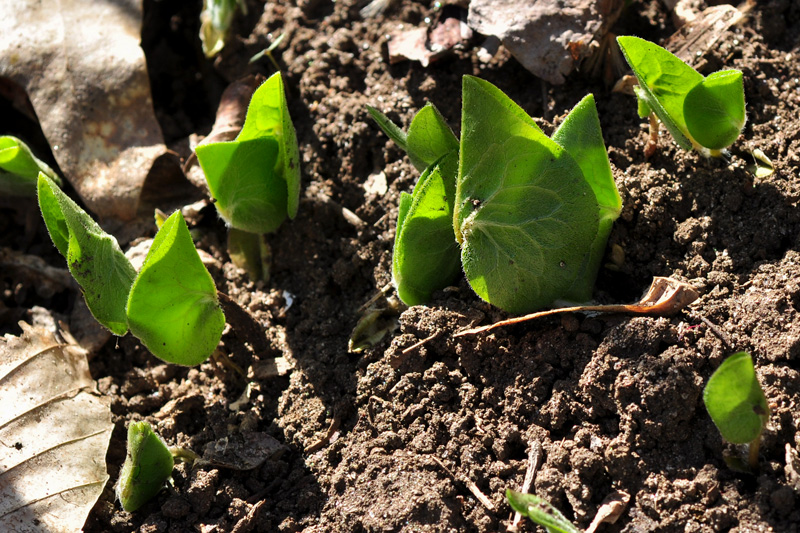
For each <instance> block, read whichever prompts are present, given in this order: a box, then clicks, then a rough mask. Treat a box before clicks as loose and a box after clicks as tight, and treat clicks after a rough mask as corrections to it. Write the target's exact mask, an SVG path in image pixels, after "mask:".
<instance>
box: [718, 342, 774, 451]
mask: <svg viewBox="0 0 800 533" xmlns="http://www.w3.org/2000/svg"><path fill="white" fill-rule="evenodd" d="M703 402H704V403H705V404H706V409H707V410H708V414H709V415H711V419H712V420H713V421H714V424H716V426H717V428H718V429H719V432H720V433H722V436H723V437H724V438H725V440H727V441H729V442H732V443H734V444H746V443H752V442H753V441H755V440H757V439H758V438H759V436H760V435H761V431H762V429H763V428H764V426H765V425H766V423H767V420H768V419H769V405H768V404H767V399H766V397H765V396H764V391H763V390H762V389H761V385H760V384H759V383H758V378H757V377H756V372H755V368H754V366H753V359H752V358H751V357H750V354H748V353H746V352H739V353H735V354H733V355H731V356H730V357H728V358H727V359H725V361H723V363H722V364H721V365H720V367H719V368H718V369H717V370H716V372H714V374H713V375H712V376H711V378H709V380H708V383H707V384H706V388H705V390H703Z"/></svg>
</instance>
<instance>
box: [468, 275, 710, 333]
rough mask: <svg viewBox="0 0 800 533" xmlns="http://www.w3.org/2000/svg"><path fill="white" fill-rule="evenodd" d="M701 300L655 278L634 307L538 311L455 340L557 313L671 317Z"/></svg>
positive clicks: (684, 288)
mask: <svg viewBox="0 0 800 533" xmlns="http://www.w3.org/2000/svg"><path fill="white" fill-rule="evenodd" d="M699 297H700V293H698V292H697V289H695V288H694V287H692V286H691V285H689V284H688V283H684V282H682V281H678V280H676V279H672V278H662V277H658V276H656V277H654V278H653V282H652V283H651V284H650V288H649V289H648V291H647V293H646V294H645V295H644V296H643V297H642V299H641V300H639V301H638V302H637V303H635V304H619V305H578V306H575V307H562V308H559V309H549V310H547V311H539V312H536V313H531V314H529V315H525V316H519V317H515V318H509V319H508V320H501V321H500V322H495V323H494V324H489V325H488V326H481V327H479V328H472V329H465V330H462V331H459V332H458V333H456V334H455V335H453V336H454V337H462V336H465V335H474V334H476V333H483V332H484V331H489V330H491V329H494V328H499V327H502V326H510V325H512V324H519V323H520V322H525V321H528V320H533V319H535V318H541V317H545V316H550V315H555V314H558V313H586V312H594V313H630V314H634V315H655V316H671V315H674V314H676V313H677V312H678V311H680V310H681V309H683V308H684V307H686V306H687V305H689V304H690V303H692V302H694V301H695V300H697V299H698V298H699Z"/></svg>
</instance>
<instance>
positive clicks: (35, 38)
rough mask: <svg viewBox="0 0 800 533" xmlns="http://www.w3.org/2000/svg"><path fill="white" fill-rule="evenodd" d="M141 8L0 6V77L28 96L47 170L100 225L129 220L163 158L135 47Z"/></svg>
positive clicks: (50, 2)
mask: <svg viewBox="0 0 800 533" xmlns="http://www.w3.org/2000/svg"><path fill="white" fill-rule="evenodd" d="M141 15H142V13H141V1H134V2H124V3H120V2H96V1H94V0H76V1H72V2H59V1H57V0H42V1H40V2H5V3H4V9H3V16H2V17H0V76H2V77H6V78H9V79H11V80H13V81H14V82H16V83H17V84H19V85H20V86H22V87H23V88H24V89H25V90H26V91H27V93H28V96H29V97H30V100H31V103H32V104H33V107H34V110H35V111H36V115H37V116H38V118H39V120H40V122H41V126H42V131H43V132H44V134H45V137H46V138H47V141H48V143H49V144H50V147H51V148H52V150H53V155H54V156H55V159H56V161H58V164H59V166H60V168H61V170H62V171H63V172H64V175H65V177H66V178H67V179H68V180H69V181H70V183H72V185H73V186H74V187H75V189H76V190H77V191H78V193H79V194H80V196H81V198H82V199H83V200H84V202H86V205H87V206H88V207H89V209H91V210H92V211H94V212H95V213H97V214H98V215H99V216H100V217H101V218H112V219H121V220H130V219H132V218H133V217H134V216H135V215H136V209H137V205H138V202H139V195H140V192H141V190H142V186H143V184H144V182H145V179H146V178H147V176H148V174H149V172H150V170H151V167H152V166H153V163H154V161H155V160H156V159H158V158H159V156H162V155H163V154H164V153H165V152H166V147H165V146H164V140H163V137H162V134H161V129H160V128H159V125H158V122H157V121H156V117H155V113H154V112H153V103H152V99H151V95H150V83H149V79H148V76H147V68H146V65H145V59H144V53H143V52H142V49H141V48H140V47H139V42H140V41H141V19H142V16H141Z"/></svg>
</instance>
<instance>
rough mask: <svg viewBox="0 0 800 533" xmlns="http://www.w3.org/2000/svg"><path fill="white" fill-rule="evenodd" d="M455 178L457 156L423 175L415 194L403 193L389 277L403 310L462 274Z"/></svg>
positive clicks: (422, 301)
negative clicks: (456, 234)
mask: <svg viewBox="0 0 800 533" xmlns="http://www.w3.org/2000/svg"><path fill="white" fill-rule="evenodd" d="M457 172H458V154H457V153H456V152H455V151H451V153H450V154H449V155H447V156H445V157H443V158H442V159H441V160H439V161H438V162H437V163H435V164H433V165H431V166H430V167H428V168H427V169H426V170H425V172H423V173H422V175H421V176H420V178H419V181H418V182H417V185H416V186H415V187H414V192H413V194H411V195H409V194H407V193H401V197H400V209H399V215H398V220H397V233H396V235H395V244H394V252H393V254H392V277H393V279H394V284H395V286H396V287H397V293H398V295H399V296H400V299H401V300H403V302H404V303H405V304H407V305H418V304H422V303H425V302H426V301H428V300H429V299H430V297H431V294H432V293H433V291H435V290H438V289H442V288H444V287H446V286H448V285H449V284H451V283H452V282H453V280H454V279H455V278H456V276H457V275H458V272H459V271H460V265H459V254H458V244H457V243H456V241H455V238H454V237H453V201H454V197H455V178H456V173H457Z"/></svg>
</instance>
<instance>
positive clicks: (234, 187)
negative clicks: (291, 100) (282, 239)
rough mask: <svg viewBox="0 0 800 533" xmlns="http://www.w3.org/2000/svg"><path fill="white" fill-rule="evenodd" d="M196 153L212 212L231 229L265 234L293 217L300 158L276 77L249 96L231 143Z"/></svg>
mask: <svg viewBox="0 0 800 533" xmlns="http://www.w3.org/2000/svg"><path fill="white" fill-rule="evenodd" d="M196 152H197V160H198V161H199V162H200V166H201V167H202V168H203V172H204V173H205V175H206V180H207V181H208V188H209V190H210V191H211V194H212V195H213V197H214V198H215V200H216V206H217V211H218V212H219V214H220V216H222V218H223V219H224V220H225V221H226V222H227V223H228V224H230V225H231V226H232V227H235V228H238V229H241V230H244V231H249V232H251V233H269V232H271V231H275V230H276V229H277V228H278V226H280V224H281V222H283V220H284V219H285V218H286V217H287V216H288V217H289V218H294V217H295V215H296V214H297V207H298V204H299V202H300V166H299V161H300V154H299V150H298V148H297V135H296V133H295V130H294V126H293V125H292V121H291V118H290V117H289V108H288V106H287V104H286V97H285V95H284V90H283V80H282V78H281V75H280V73H275V74H273V75H272V76H271V77H270V78H269V79H268V80H267V81H266V82H264V84H263V85H261V87H259V88H258V89H257V90H256V91H255V93H253V97H252V99H251V100H250V106H249V107H248V109H247V116H246V118H245V123H244V126H243V127H242V131H241V132H240V133H239V136H238V137H237V138H236V140H234V141H230V142H219V143H209V144H204V145H200V146H198V147H197V150H196Z"/></svg>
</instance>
